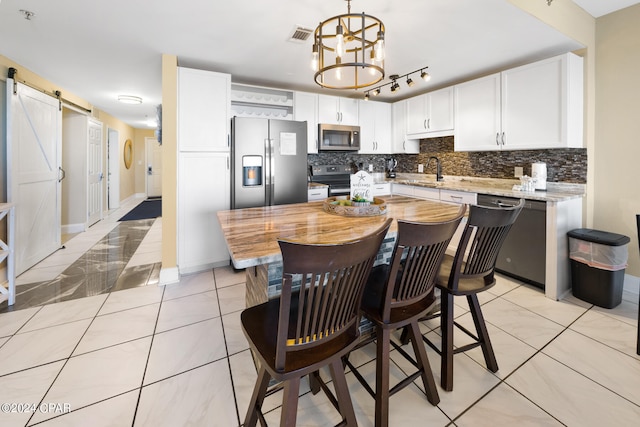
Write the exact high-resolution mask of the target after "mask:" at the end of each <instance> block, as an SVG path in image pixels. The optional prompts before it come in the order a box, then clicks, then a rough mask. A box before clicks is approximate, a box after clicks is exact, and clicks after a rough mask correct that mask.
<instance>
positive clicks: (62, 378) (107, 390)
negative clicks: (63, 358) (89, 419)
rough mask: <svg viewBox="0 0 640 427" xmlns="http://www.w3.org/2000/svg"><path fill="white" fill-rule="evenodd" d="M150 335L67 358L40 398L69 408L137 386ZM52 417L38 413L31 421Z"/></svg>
mask: <svg viewBox="0 0 640 427" xmlns="http://www.w3.org/2000/svg"><path fill="white" fill-rule="evenodd" d="M150 345H151V338H150V337H149V338H142V339H139V340H135V341H130V342H127V343H124V344H120V345H116V346H113V347H109V348H105V349H103V350H98V351H94V352H91V353H86V354H82V355H80V356H74V357H72V358H70V359H69V361H68V362H67V364H66V365H65V367H64V368H63V369H62V372H61V373H60V375H59V376H58V378H57V379H56V381H55V382H54V383H53V386H52V387H51V389H50V390H49V392H48V393H47V395H46V396H45V397H44V401H46V402H48V403H60V404H63V403H68V404H70V405H71V408H72V409H73V410H76V409H80V408H82V407H84V406H87V405H90V404H92V403H94V402H98V401H100V400H104V399H108V398H110V397H114V396H116V395H119V394H122V393H125V392H128V391H131V390H134V389H136V388H138V387H140V384H141V383H142V375H143V372H144V365H145V363H146V361H147V355H148V353H149V346H150ZM49 418H52V414H44V413H38V414H36V415H35V416H34V417H33V420H32V421H33V422H39V421H43V420H46V419H49Z"/></svg>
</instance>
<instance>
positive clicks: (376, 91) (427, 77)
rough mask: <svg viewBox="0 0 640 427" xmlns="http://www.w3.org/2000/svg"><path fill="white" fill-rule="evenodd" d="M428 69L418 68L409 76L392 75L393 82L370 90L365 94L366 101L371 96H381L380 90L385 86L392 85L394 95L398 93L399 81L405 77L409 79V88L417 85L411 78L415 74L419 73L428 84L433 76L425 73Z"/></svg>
mask: <svg viewBox="0 0 640 427" xmlns="http://www.w3.org/2000/svg"><path fill="white" fill-rule="evenodd" d="M427 68H429V67H423V68H418V69H417V70H415V71H412V72H410V73H407V74H403V75H401V76H400V75H398V74H391V75H390V76H389V79H390V80H391V81H390V82H388V83H385V84H382V85H380V86H378V87H375V88H373V89H371V90H368V91H367V92H365V94H364V99H365V100H369V97H370V96H371V95H373V96H377V95H379V94H380V89H381V88H383V87H385V86H388V85H391V87H390V89H391V92H392V93H396V92H397V91H398V90H400V84H399V83H398V80H400V79H403V78H405V77H406V78H407V80H406V83H407V86H409V87H411V86H414V85H415V84H416V82H415V81H414V80H413V79H412V78H411V77H410V76H411V74H415V73H418V72H419V73H420V78H421V79H422V80H424V81H425V82H428V81H429V80H430V79H431V75H429V73H427V72H426V71H425V70H426V69H427Z"/></svg>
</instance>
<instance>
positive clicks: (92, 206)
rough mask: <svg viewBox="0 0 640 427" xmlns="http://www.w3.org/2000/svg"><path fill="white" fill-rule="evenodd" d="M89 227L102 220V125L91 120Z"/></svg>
mask: <svg viewBox="0 0 640 427" xmlns="http://www.w3.org/2000/svg"><path fill="white" fill-rule="evenodd" d="M87 133H88V135H87V144H88V147H87V175H88V176H87V225H88V226H91V225H93V224H95V223H96V222H98V221H100V220H101V219H102V178H103V176H104V173H103V170H102V123H100V122H98V121H96V120H93V119H89V122H88V126H87Z"/></svg>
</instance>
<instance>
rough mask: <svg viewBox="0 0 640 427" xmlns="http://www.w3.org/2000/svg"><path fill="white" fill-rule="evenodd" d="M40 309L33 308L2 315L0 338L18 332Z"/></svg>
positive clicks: (0, 319) (0, 316) (0, 317)
mask: <svg viewBox="0 0 640 427" xmlns="http://www.w3.org/2000/svg"><path fill="white" fill-rule="evenodd" d="M40 309H41V307H33V308H27V309H24V310H16V311H11V312H8V313H2V314H0V337H7V336H9V335H13V334H15V333H16V332H18V331H19V330H20V328H22V327H23V326H24V325H25V324H26V323H27V322H28V321H29V320H30V319H31V318H32V317H33V316H34V315H35V314H36V313H37V312H38V311H39V310H40Z"/></svg>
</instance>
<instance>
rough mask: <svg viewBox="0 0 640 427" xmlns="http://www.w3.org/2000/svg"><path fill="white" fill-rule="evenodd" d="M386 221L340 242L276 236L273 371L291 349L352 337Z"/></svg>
mask: <svg viewBox="0 0 640 427" xmlns="http://www.w3.org/2000/svg"><path fill="white" fill-rule="evenodd" d="M391 221H392V220H391V219H390V218H389V219H387V220H386V221H385V223H384V225H383V226H382V227H381V228H380V229H378V230H377V231H376V232H374V233H372V234H370V235H368V236H365V237H363V238H362V239H358V240H354V241H350V242H346V243H341V244H305V243H298V242H294V241H287V240H279V242H278V243H279V244H280V250H281V252H282V258H283V281H282V294H281V297H280V313H279V322H278V335H277V344H276V360H275V368H276V370H281V369H284V367H285V363H286V361H287V358H288V357H289V355H290V354H292V353H295V352H299V351H304V350H308V349H310V348H311V347H315V346H319V345H321V344H326V343H327V342H328V341H330V340H345V341H346V342H351V341H353V340H355V339H356V338H357V337H358V335H359V331H358V326H359V323H360V314H359V308H360V300H361V299H362V292H363V289H364V285H365V283H366V281H367V278H368V276H369V273H370V271H371V267H372V265H373V262H374V260H375V258H376V255H377V253H378V251H379V249H380V245H381V244H382V240H383V239H384V236H385V235H386V234H387V231H388V229H389V226H390V224H391ZM325 347H326V346H325Z"/></svg>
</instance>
